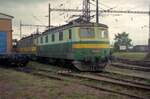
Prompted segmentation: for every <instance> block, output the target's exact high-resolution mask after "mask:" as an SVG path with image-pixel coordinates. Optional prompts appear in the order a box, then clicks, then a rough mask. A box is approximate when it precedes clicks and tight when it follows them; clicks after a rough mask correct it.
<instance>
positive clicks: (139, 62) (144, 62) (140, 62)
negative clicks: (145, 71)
mask: <svg viewBox="0 0 150 99" xmlns="http://www.w3.org/2000/svg"><path fill="white" fill-rule="evenodd" d="M114 61H117V62H121V63H125V64H130V65H138V66H142V67H148V68H150V61H149V60H131V59H124V58H118V57H114Z"/></svg>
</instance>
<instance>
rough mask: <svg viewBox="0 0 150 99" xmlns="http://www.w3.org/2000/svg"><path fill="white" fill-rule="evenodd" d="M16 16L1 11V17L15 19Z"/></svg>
mask: <svg viewBox="0 0 150 99" xmlns="http://www.w3.org/2000/svg"><path fill="white" fill-rule="evenodd" d="M13 18H14V17H13V16H11V15H7V14H4V13H1V12H0V19H13Z"/></svg>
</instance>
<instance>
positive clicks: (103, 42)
mask: <svg viewBox="0 0 150 99" xmlns="http://www.w3.org/2000/svg"><path fill="white" fill-rule="evenodd" d="M31 39H32V40H31ZM27 42H28V44H27ZM18 51H19V52H20V53H24V54H29V53H30V55H31V56H34V57H37V58H41V59H44V58H45V59H47V60H49V61H55V62H62V61H65V62H67V63H68V62H69V63H72V64H73V66H75V67H76V68H77V69H79V70H80V71H102V70H103V69H104V68H105V66H106V65H107V63H108V61H109V57H110V45H109V37H108V26H107V25H104V24H97V23H92V22H76V21H73V22H70V23H69V24H66V25H63V26H59V27H55V28H51V29H48V30H46V31H45V32H43V33H42V34H39V35H36V36H32V37H31V36H30V37H27V38H24V39H23V40H21V41H20V42H19V43H18Z"/></svg>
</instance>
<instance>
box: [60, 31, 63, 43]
mask: <svg viewBox="0 0 150 99" xmlns="http://www.w3.org/2000/svg"><path fill="white" fill-rule="evenodd" d="M59 40H60V41H62V40H63V32H59Z"/></svg>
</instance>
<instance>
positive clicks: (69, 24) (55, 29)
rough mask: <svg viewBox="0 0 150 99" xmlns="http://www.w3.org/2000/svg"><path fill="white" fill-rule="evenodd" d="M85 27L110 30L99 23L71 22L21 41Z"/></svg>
mask: <svg viewBox="0 0 150 99" xmlns="http://www.w3.org/2000/svg"><path fill="white" fill-rule="evenodd" d="M85 26H91V27H103V28H108V26H107V25H105V24H101V23H99V24H97V23H94V22H76V23H74V22H70V23H68V24H66V25H62V26H58V27H53V28H51V29H48V30H46V31H44V32H43V33H42V34H31V35H30V36H27V37H23V38H22V39H21V40H24V39H30V38H31V39H32V38H34V37H38V36H40V35H44V34H47V33H48V32H49V31H51V32H53V31H59V30H62V29H66V28H71V27H85Z"/></svg>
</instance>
